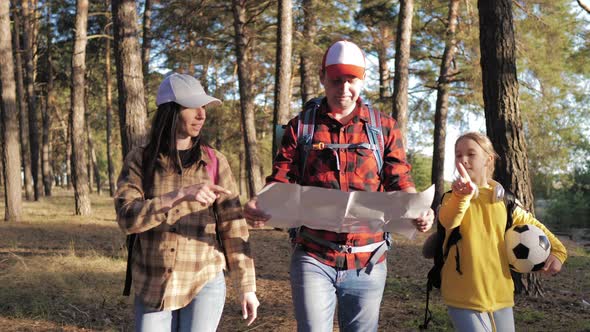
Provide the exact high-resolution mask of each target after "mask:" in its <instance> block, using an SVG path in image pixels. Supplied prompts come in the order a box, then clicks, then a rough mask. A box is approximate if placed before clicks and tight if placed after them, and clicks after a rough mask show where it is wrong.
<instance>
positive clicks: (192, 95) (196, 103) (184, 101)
mask: <svg viewBox="0 0 590 332" xmlns="http://www.w3.org/2000/svg"><path fill="white" fill-rule="evenodd" d="M172 101H173V102H175V103H177V104H179V105H180V106H184V107H187V108H199V107H203V106H205V105H209V104H215V105H219V104H221V100H219V99H217V98H213V97H211V96H208V95H207V94H206V93H205V90H204V89H203V86H202V85H201V83H200V82H199V81H198V80H197V79H196V78H194V77H192V76H190V75H185V74H177V73H173V74H172V75H170V76H168V77H166V78H165V79H164V80H163V81H162V83H160V87H159V88H158V94H157V96H156V105H157V106H160V105H162V104H165V103H169V102H172Z"/></svg>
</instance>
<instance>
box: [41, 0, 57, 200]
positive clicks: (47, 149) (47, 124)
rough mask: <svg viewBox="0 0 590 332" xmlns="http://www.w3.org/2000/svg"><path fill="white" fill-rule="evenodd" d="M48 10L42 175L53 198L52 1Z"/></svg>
mask: <svg viewBox="0 0 590 332" xmlns="http://www.w3.org/2000/svg"><path fill="white" fill-rule="evenodd" d="M46 8H47V28H46V29H47V52H46V59H47V100H46V102H45V107H44V108H43V113H42V115H41V116H42V120H43V121H42V123H43V132H42V150H41V151H42V156H41V160H42V168H41V169H42V174H43V188H44V189H45V196H51V189H52V186H53V172H52V169H51V161H50V159H51V131H50V128H51V114H52V113H53V110H54V108H55V91H54V86H53V85H54V84H53V58H52V57H51V52H52V49H53V42H52V39H53V32H52V30H51V1H48V6H47V7H46Z"/></svg>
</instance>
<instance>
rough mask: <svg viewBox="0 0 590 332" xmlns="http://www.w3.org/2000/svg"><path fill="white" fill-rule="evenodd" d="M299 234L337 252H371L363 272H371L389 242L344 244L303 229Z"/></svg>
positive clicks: (387, 247)
mask: <svg viewBox="0 0 590 332" xmlns="http://www.w3.org/2000/svg"><path fill="white" fill-rule="evenodd" d="M299 236H301V237H302V238H303V239H305V240H308V241H312V242H315V243H317V244H319V245H321V246H324V247H327V248H330V249H332V250H334V251H338V252H339V253H343V254H356V253H361V252H372V253H373V256H372V257H371V259H369V261H368V262H367V265H366V268H365V273H367V274H371V271H372V270H373V266H375V264H377V262H378V261H379V259H380V258H381V256H383V254H384V253H385V252H386V251H387V250H389V243H388V241H387V240H383V241H379V242H375V243H371V244H367V245H364V246H349V245H346V244H338V243H334V242H331V241H328V240H326V239H322V238H320V237H317V236H315V235H311V234H309V233H307V232H306V231H304V230H300V232H299Z"/></svg>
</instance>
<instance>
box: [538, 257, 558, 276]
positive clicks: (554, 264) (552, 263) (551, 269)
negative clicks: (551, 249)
mask: <svg viewBox="0 0 590 332" xmlns="http://www.w3.org/2000/svg"><path fill="white" fill-rule="evenodd" d="M561 266H562V264H561V261H560V260H559V259H558V258H557V257H555V256H553V255H549V257H547V260H546V261H545V266H543V269H542V270H541V272H543V274H545V275H550V276H554V275H556V274H557V273H559V271H561Z"/></svg>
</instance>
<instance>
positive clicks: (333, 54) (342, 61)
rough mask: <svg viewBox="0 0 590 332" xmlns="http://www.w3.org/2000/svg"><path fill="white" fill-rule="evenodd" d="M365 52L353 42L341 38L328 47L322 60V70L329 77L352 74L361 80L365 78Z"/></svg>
mask: <svg viewBox="0 0 590 332" xmlns="http://www.w3.org/2000/svg"><path fill="white" fill-rule="evenodd" d="M365 67H366V61H365V54H364V53H363V51H362V50H361V49H360V48H359V47H358V46H357V45H356V44H355V43H353V42H349V41H347V40H341V41H338V42H335V43H334V44H332V46H330V47H329V48H328V50H327V51H326V53H325V54H324V59H323V61H322V70H324V71H325V72H326V74H327V75H328V77H331V78H335V77H339V76H342V75H352V76H355V77H357V78H360V79H361V80H362V79H364V78H365Z"/></svg>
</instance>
